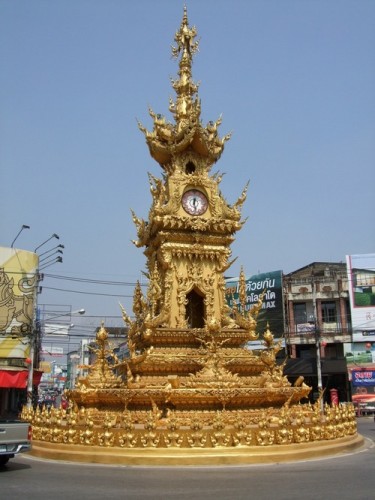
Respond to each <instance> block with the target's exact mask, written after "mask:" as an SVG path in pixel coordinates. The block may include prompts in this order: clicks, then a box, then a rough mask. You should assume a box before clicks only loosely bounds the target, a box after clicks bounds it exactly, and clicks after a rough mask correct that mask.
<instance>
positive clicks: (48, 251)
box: [39, 245, 65, 258]
mask: <svg viewBox="0 0 375 500" xmlns="http://www.w3.org/2000/svg"><path fill="white" fill-rule="evenodd" d="M57 248H65V246H64V245H56V246H55V247H53V248H50V249H49V250H46V251H45V252H43V253H40V254H39V258H40V257H42V256H43V255H46V254H47V253H50V252H52V251H53V250H56V249H57ZM46 258H47V257H46Z"/></svg>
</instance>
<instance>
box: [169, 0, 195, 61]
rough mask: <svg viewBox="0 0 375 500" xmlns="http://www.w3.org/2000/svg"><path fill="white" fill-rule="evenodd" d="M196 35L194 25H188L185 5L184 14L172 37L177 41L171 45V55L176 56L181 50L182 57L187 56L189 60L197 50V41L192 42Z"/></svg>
mask: <svg viewBox="0 0 375 500" xmlns="http://www.w3.org/2000/svg"><path fill="white" fill-rule="evenodd" d="M196 36H197V30H196V28H195V26H193V27H192V28H190V27H189V21H188V17H187V9H186V6H184V15H183V17H182V21H181V26H180V29H179V31H176V34H175V37H174V39H175V42H176V43H177V47H173V46H172V55H173V57H178V55H179V54H180V52H181V51H182V57H183V58H184V57H188V58H189V60H191V59H192V57H191V56H192V55H193V54H195V52H197V51H198V45H199V42H198V41H196V42H194V38H195V37H196Z"/></svg>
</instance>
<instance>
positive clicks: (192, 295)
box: [186, 288, 205, 328]
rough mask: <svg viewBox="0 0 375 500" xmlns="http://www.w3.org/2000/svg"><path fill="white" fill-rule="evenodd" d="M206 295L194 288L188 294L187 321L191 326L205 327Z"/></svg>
mask: <svg viewBox="0 0 375 500" xmlns="http://www.w3.org/2000/svg"><path fill="white" fill-rule="evenodd" d="M204 320H205V306H204V297H203V296H202V295H201V294H200V293H199V292H198V291H197V290H196V289H194V288H193V290H191V291H190V292H189V293H188V294H187V295H186V322H187V325H188V327H189V328H204V325H205V323H204Z"/></svg>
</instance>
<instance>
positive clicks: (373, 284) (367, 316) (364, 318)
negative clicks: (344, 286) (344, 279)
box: [346, 253, 375, 344]
mask: <svg viewBox="0 0 375 500" xmlns="http://www.w3.org/2000/svg"><path fill="white" fill-rule="evenodd" d="M346 264H347V270H348V271H347V272H348V282H349V299H350V310H351V316H352V326H353V342H370V343H374V344H375V253H371V254H359V255H347V256H346Z"/></svg>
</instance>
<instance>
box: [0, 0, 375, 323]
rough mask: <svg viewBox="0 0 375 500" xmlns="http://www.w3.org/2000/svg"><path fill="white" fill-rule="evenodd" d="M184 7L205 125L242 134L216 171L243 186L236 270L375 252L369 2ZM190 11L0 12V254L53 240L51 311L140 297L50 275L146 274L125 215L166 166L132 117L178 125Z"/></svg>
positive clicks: (372, 6) (373, 48)
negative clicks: (177, 80) (58, 254)
mask: <svg viewBox="0 0 375 500" xmlns="http://www.w3.org/2000/svg"><path fill="white" fill-rule="evenodd" d="M186 4H187V8H188V16H189V21H190V24H192V25H195V26H196V27H197V29H198V35H199V38H200V52H199V53H198V54H197V56H196V57H195V60H194V65H193V78H194V80H195V81H199V82H201V84H200V89H199V96H200V98H201V100H202V121H203V122H204V123H206V122H207V121H209V120H215V119H217V118H218V116H219V115H220V114H222V115H223V123H222V125H221V134H222V135H224V134H226V133H228V132H230V131H231V132H233V135H232V139H231V140H230V141H229V142H227V143H226V147H225V151H224V154H223V156H222V157H221V159H220V161H219V162H218V163H217V168H216V169H214V171H216V170H219V171H221V172H225V173H226V175H225V176H224V179H223V181H222V184H221V189H222V192H223V194H224V196H225V197H226V199H227V200H228V202H230V203H232V202H234V201H235V200H236V199H237V197H238V196H239V194H240V193H241V191H242V189H243V187H244V185H245V184H246V182H247V181H248V180H250V186H249V191H248V198H247V202H246V203H245V205H244V207H243V215H244V217H248V221H247V223H246V224H245V226H244V228H243V229H242V231H241V232H240V233H238V234H237V239H236V242H235V243H234V245H233V247H232V250H233V257H238V258H237V261H236V263H235V264H234V265H233V267H232V268H231V269H230V271H229V274H231V275H236V274H238V272H239V268H240V266H241V265H243V266H244V269H245V272H246V274H247V275H252V274H256V273H258V272H266V271H274V270H278V269H281V270H283V271H284V272H285V273H288V272H291V271H293V270H296V269H298V268H300V267H302V266H305V265H307V264H309V263H311V262H313V261H332V262H337V261H345V255H347V254H359V253H371V252H374V251H375V230H374V186H375V168H374V164H375V92H374V89H375V2H374V1H373V0H369V1H366V0H358V1H347V0H324V1H319V0H315V1H308V0H298V1H297V0H262V1H251V0H231V1H223V0H204V1H202V0H191V1H188V2H186ZM182 12H183V2H178V1H175V0H173V1H172V0H158V1H151V0H150V1H147V0H138V1H137V2H131V1H123V0H106V1H104V0H102V1H98V0H65V1H64V2H56V1H55V2H53V1H47V0H45V1H40V0H24V1H17V0H2V1H1V2H0V66H1V68H2V69H1V74H0V107H1V117H0V142H1V149H0V168H1V183H0V185H1V196H0V211H1V220H0V225H1V227H0V246H10V244H11V242H12V240H13V239H14V237H15V236H16V234H17V232H18V231H19V229H20V227H21V226H22V224H27V225H29V226H30V229H29V230H25V231H23V233H22V234H21V235H20V237H19V239H18V241H17V244H16V246H17V247H18V248H23V249H25V250H34V248H35V247H36V246H38V245H39V244H40V243H41V242H43V241H45V240H46V239H47V238H49V236H50V235H51V234H52V233H57V234H58V235H59V236H60V240H59V241H53V242H51V246H53V245H55V244H57V243H61V244H63V245H64V246H65V249H64V256H63V260H64V261H63V263H62V264H56V265H54V266H52V267H49V268H48V269H46V270H45V275H46V278H45V280H44V282H43V283H42V285H43V293H42V294H41V295H40V296H39V301H40V303H42V304H69V305H71V306H72V309H73V310H74V309H79V308H81V307H84V308H85V309H86V311H87V313H86V314H87V315H88V317H91V316H98V318H100V317H105V316H110V315H114V316H116V315H117V316H118V315H119V306H118V302H119V301H121V302H122V303H123V304H124V305H125V307H126V308H127V309H128V310H129V312H130V309H131V302H132V301H131V298H129V296H131V295H132V293H133V287H132V286H127V285H123V286H110V285H99V284H96V285H94V284H88V283H81V282H76V281H68V280H66V279H56V278H52V277H47V275H48V274H53V275H58V276H60V277H62V278H67V277H70V278H71V277H76V278H83V279H90V280H99V281H102V280H108V281H120V282H124V283H133V282H135V281H136V280H137V279H140V278H141V271H142V269H144V267H145V258H144V256H143V253H142V250H141V249H137V248H136V247H135V246H134V245H132V243H131V240H132V239H134V238H135V237H136V232H135V227H134V225H133V222H132V220H131V214H130V208H133V209H134V210H135V212H136V213H137V215H138V216H140V217H144V218H146V217H147V213H148V209H149V206H150V202H151V195H150V193H149V185H148V177H147V172H151V173H153V174H154V175H156V176H158V175H160V174H161V169H160V167H159V165H158V164H156V163H155V162H154V161H153V160H152V158H151V157H150V155H149V152H148V149H147V146H146V144H145V141H144V136H143V134H142V133H141V132H140V131H139V130H138V127H137V121H136V119H139V120H140V121H141V122H142V123H143V124H144V125H145V126H146V127H147V128H149V129H150V128H152V123H151V118H150V117H149V115H148V106H149V105H150V106H151V107H152V108H153V109H154V111H155V112H158V113H162V114H166V115H168V118H170V116H169V113H168V99H169V97H170V96H172V97H174V92H173V90H172V87H171V84H170V77H176V74H177V69H178V66H177V63H176V61H175V60H173V59H172V58H171V51H170V46H171V44H173V43H174V40H173V37H174V33H175V31H176V30H177V29H178V27H179V25H180V22H181V18H182ZM51 246H48V245H46V246H45V247H44V249H45V250H47V249H48V248H51ZM54 288H57V289H58V290H54ZM67 290H70V291H67ZM81 292H83V293H81ZM96 294H98V295H96ZM112 295H113V296H112ZM115 295H122V297H121V298H120V297H116V296H115ZM90 321H92V324H96V322H99V321H100V319H97V318H92V320H90ZM109 323H110V322H109Z"/></svg>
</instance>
